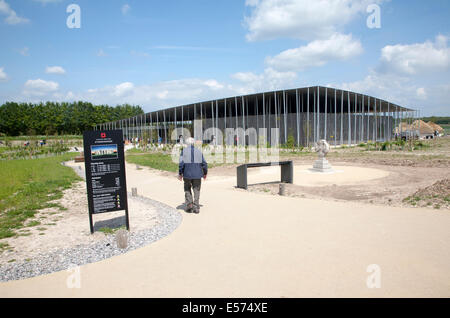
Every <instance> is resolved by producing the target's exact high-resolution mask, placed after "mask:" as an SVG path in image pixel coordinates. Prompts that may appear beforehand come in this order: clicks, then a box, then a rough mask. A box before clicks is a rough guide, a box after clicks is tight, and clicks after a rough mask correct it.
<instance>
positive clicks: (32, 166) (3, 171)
mask: <svg viewBox="0 0 450 318" xmlns="http://www.w3.org/2000/svg"><path fill="white" fill-rule="evenodd" d="M75 156H76V154H74V153H67V154H64V155H60V156H57V157H49V158H42V159H33V160H4V161H0V180H2V182H1V183H0V239H3V238H7V237H12V236H16V235H18V233H17V231H18V230H20V229H22V228H24V227H31V226H37V225H40V224H41V223H40V222H39V221H37V220H33V219H32V218H33V217H34V216H35V214H36V212H37V211H38V210H41V209H44V208H47V207H51V206H55V203H51V201H53V200H56V199H59V198H61V197H62V190H64V189H68V188H70V186H71V185H72V183H73V182H74V181H77V180H81V179H80V178H79V177H78V176H77V175H76V174H75V172H74V171H73V170H72V169H71V168H69V167H64V166H63V165H61V162H63V161H68V160H71V159H73V158H74V157H75Z"/></svg>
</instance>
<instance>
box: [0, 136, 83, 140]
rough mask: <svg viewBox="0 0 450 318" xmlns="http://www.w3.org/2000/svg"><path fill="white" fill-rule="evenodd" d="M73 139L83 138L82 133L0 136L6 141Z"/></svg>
mask: <svg viewBox="0 0 450 318" xmlns="http://www.w3.org/2000/svg"><path fill="white" fill-rule="evenodd" d="M42 139H46V140H74V139H79V140H82V139H83V135H61V136H51V135H50V136H44V135H39V136H3V137H2V138H0V140H7V141H13V140H22V141H26V140H29V141H32V140H42Z"/></svg>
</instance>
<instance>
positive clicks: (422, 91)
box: [416, 87, 427, 99]
mask: <svg viewBox="0 0 450 318" xmlns="http://www.w3.org/2000/svg"><path fill="white" fill-rule="evenodd" d="M416 96H417V97H418V98H420V99H426V98H427V91H426V89H425V88H424V87H419V88H417V90H416Z"/></svg>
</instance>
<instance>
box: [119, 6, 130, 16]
mask: <svg viewBox="0 0 450 318" xmlns="http://www.w3.org/2000/svg"><path fill="white" fill-rule="evenodd" d="M130 9H131V7H130V6H129V5H128V4H124V5H123V6H122V9H121V10H122V14H123V15H126V14H127V13H128V11H130Z"/></svg>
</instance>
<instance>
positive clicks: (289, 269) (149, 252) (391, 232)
mask: <svg viewBox="0 0 450 318" xmlns="http://www.w3.org/2000/svg"><path fill="white" fill-rule="evenodd" d="M127 182H128V186H129V188H131V187H138V192H139V194H141V195H144V196H148V197H150V198H152V199H155V200H159V201H161V202H164V203H166V204H169V205H171V206H173V207H178V206H180V205H181V204H182V202H183V192H182V183H181V182H179V181H178V180H177V179H176V178H175V177H163V176H160V175H159V174H156V173H154V172H150V171H149V170H148V169H144V170H136V169H135V166H134V165H128V166H127ZM234 183H235V179H234V178H230V177H211V178H210V179H209V180H207V181H206V182H205V183H203V185H202V186H203V189H202V193H201V203H202V204H203V205H204V207H203V208H202V209H201V213H200V214H199V215H194V214H184V219H183V223H182V224H181V225H180V227H179V228H178V229H177V230H176V231H175V232H174V233H173V234H171V235H170V236H168V237H166V238H164V239H162V240H161V241H158V242H156V243H155V244H151V245H148V246H147V247H144V248H141V249H138V250H135V251H133V252H130V253H127V254H125V255H121V256H118V257H114V258H110V259H107V260H105V261H101V262H98V263H94V264H88V265H85V266H83V267H81V288H80V289H69V288H67V284H66V282H67V279H68V277H69V275H71V273H69V272H66V271H63V272H58V273H53V274H50V275H47V276H41V277H35V278H32V279H28V280H24V281H16V282H7V283H3V284H0V297H10V296H37V297H47V296H57V297H67V296H68V297H90V296H96V297H102V296H105V297H115V296H121V297H128V296H130V297H140V296H143V297H316V296H324V297H348V296H352V297H416V296H417V297H422V296H424V297H428V296H436V297H450V231H449V227H450V213H449V212H448V211H434V210H429V209H405V208H389V207H381V206H374V205H365V204H358V203H344V202H333V201H318V200H310V199H298V198H288V197H277V196H270V195H266V194H258V193H249V192H246V191H244V190H236V189H234V188H233V185H234ZM130 213H132V211H131V212H130ZM131 226H133V225H132V224H131ZM370 264H377V265H378V266H379V268H380V269H381V276H380V277H381V288H379V289H369V288H367V285H366V280H367V278H368V276H369V275H370V273H368V272H367V271H366V270H367V267H368V266H369V265H370Z"/></svg>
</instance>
